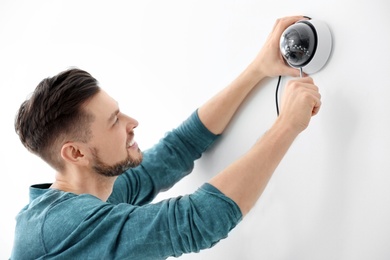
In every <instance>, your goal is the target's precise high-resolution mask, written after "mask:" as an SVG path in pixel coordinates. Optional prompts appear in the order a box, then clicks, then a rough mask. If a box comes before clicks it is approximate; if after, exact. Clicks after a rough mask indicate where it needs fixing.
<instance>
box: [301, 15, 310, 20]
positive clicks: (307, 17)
mask: <svg viewBox="0 0 390 260" xmlns="http://www.w3.org/2000/svg"><path fill="white" fill-rule="evenodd" d="M303 17H304V18H306V19H309V20H311V17H309V16H306V15H304V16H303Z"/></svg>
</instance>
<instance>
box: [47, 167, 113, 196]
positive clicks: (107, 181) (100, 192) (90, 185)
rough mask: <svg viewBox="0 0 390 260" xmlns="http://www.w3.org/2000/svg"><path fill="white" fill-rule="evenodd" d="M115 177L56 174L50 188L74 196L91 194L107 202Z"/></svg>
mask: <svg viewBox="0 0 390 260" xmlns="http://www.w3.org/2000/svg"><path fill="white" fill-rule="evenodd" d="M116 178H117V176H116V177H106V176H102V175H99V174H97V173H95V172H85V171H84V172H82V173H81V172H77V171H72V172H58V173H57V174H56V180H55V182H54V183H53V184H52V185H51V188H53V189H58V190H62V191H65V192H71V193H75V194H78V195H80V194H91V195H93V196H95V197H97V198H99V199H101V200H102V201H107V199H108V197H109V196H110V195H111V193H112V189H113V186H114V182H115V180H116Z"/></svg>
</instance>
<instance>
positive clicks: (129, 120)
mask: <svg viewBox="0 0 390 260" xmlns="http://www.w3.org/2000/svg"><path fill="white" fill-rule="evenodd" d="M125 117H126V121H127V124H126V128H127V131H129V132H130V131H132V130H133V129H134V128H136V127H137V126H138V121H137V120H136V119H134V118H132V117H129V116H127V115H125Z"/></svg>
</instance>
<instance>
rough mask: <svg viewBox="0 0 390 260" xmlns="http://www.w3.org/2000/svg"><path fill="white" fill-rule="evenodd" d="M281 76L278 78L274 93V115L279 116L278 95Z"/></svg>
mask: <svg viewBox="0 0 390 260" xmlns="http://www.w3.org/2000/svg"><path fill="white" fill-rule="evenodd" d="M281 78H282V76H279V79H278V84H277V85H276V91H275V103H276V114H277V115H278V116H279V98H278V96H279V95H278V94H279V85H280V80H281Z"/></svg>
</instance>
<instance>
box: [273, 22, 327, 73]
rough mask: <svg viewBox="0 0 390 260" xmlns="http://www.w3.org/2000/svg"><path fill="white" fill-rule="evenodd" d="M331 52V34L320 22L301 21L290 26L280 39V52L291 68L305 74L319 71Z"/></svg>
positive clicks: (325, 25)
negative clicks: (300, 70)
mask: <svg viewBox="0 0 390 260" xmlns="http://www.w3.org/2000/svg"><path fill="white" fill-rule="evenodd" d="M331 51H332V34H331V32H330V30H329V27H328V26H327V24H326V23H324V22H323V21H320V20H315V19H313V20H301V21H298V22H296V23H295V24H293V25H290V26H289V27H288V28H287V29H286V30H285V31H284V32H283V33H282V36H281V38H280V52H281V53H282V56H283V58H284V59H285V61H286V62H287V64H288V65H290V66H291V67H293V68H297V69H299V68H302V71H303V72H304V73H306V74H313V73H316V72H318V71H319V70H321V69H322V68H323V67H324V66H325V64H326V63H327V61H328V59H329V57H330V54H331Z"/></svg>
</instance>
